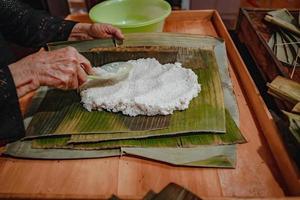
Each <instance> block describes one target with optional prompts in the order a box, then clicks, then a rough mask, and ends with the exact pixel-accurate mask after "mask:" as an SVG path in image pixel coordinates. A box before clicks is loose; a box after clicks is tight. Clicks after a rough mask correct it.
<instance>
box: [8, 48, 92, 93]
mask: <svg viewBox="0 0 300 200" xmlns="http://www.w3.org/2000/svg"><path fill="white" fill-rule="evenodd" d="M9 69H10V71H11V74H12V77H13V79H14V82H15V85H16V88H17V93H18V96H19V97H22V96H24V95H25V94H27V93H28V92H30V91H33V90H35V89H37V88H38V87H39V86H51V87H55V88H60V89H75V88H78V87H79V86H80V85H81V84H83V83H84V82H85V81H86V79H87V74H92V73H93V69H92V66H91V64H90V62H89V61H88V60H87V59H86V58H85V57H83V56H82V55H81V54H79V53H78V52H77V50H76V49H75V48H73V47H66V48H63V49H59V50H55V51H50V52H47V51H39V52H37V53H35V54H32V55H30V56H27V57H25V58H23V59H21V60H19V61H18V62H15V63H13V64H11V65H9Z"/></svg>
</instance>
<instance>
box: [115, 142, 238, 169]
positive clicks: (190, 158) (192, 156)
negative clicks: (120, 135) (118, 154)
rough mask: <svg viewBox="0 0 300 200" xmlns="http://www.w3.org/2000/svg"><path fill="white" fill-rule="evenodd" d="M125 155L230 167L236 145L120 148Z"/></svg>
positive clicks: (183, 163) (178, 163)
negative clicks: (162, 148)
mask: <svg viewBox="0 0 300 200" xmlns="http://www.w3.org/2000/svg"><path fill="white" fill-rule="evenodd" d="M121 150H122V153H124V154H125V155H126V154H127V155H134V156H139V157H146V158H149V159H153V160H157V161H161V162H166V163H170V164H173V165H179V166H194V167H199V166H209V167H222V168H232V167H233V166H235V164H236V159H235V158H236V146H235V145H219V146H202V147H196V148H165V149H164V150H163V151H161V148H122V149H121Z"/></svg>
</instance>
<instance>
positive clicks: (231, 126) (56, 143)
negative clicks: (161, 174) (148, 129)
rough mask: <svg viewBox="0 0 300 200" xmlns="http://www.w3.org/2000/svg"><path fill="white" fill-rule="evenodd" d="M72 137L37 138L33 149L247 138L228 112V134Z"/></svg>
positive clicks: (220, 141) (178, 144) (214, 142)
mask: <svg viewBox="0 0 300 200" xmlns="http://www.w3.org/2000/svg"><path fill="white" fill-rule="evenodd" d="M71 138H72V136H70V135H67V136H57V137H48V138H37V139H34V140H33V142H32V147H33V148H48V149H49V148H50V149H51V148H52V149H53V148H60V149H78V150H96V149H114V148H121V147H143V148H150V147H161V148H165V147H181V148H190V147H197V146H199V145H218V144H236V143H244V142H245V138H244V137H243V135H242V134H241V132H240V130H239V128H238V127H237V125H236V124H235V122H234V120H233V119H232V118H231V116H230V114H229V112H228V111H226V133H225V134H215V133H203V134H198V133H187V134H183V135H175V136H161V137H151V138H145V139H122V140H108V141H103V142H80V143H78V142H77V143H76V142H75V143H74V141H72V139H71Z"/></svg>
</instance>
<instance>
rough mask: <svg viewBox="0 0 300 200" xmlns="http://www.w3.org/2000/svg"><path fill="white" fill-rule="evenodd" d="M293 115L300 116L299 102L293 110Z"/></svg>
mask: <svg viewBox="0 0 300 200" xmlns="http://www.w3.org/2000/svg"><path fill="white" fill-rule="evenodd" d="M292 112H293V113H296V114H300V102H298V103H297V104H296V105H295V106H294V107H293V109H292Z"/></svg>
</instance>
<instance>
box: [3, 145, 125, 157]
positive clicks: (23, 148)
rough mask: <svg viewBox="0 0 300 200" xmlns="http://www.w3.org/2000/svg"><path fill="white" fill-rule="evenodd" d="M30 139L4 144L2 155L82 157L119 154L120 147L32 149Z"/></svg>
mask: <svg viewBox="0 0 300 200" xmlns="http://www.w3.org/2000/svg"><path fill="white" fill-rule="evenodd" d="M31 146H32V141H16V142H14V143H10V144H8V145H7V146H6V149H5V152H4V153H3V154H4V155H8V156H12V157H17V158H30V159H82V158H103V157H112V156H120V155H121V151H120V149H109V150H101V151H99V150H96V151H81V150H74V149H73V150H69V149H67V150H66V149H34V148H32V147H31Z"/></svg>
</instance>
